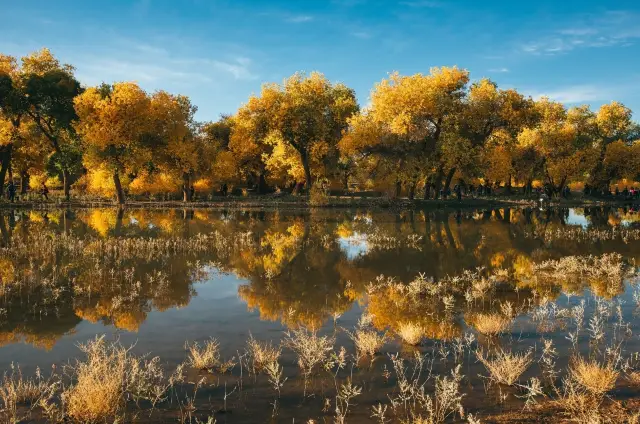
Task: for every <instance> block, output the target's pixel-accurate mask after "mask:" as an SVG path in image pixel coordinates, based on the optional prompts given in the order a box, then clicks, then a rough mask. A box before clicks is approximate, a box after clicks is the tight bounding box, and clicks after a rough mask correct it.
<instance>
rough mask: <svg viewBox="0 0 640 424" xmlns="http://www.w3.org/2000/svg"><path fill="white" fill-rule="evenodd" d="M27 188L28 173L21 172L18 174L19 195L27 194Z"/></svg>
mask: <svg viewBox="0 0 640 424" xmlns="http://www.w3.org/2000/svg"><path fill="white" fill-rule="evenodd" d="M27 187H29V173H27V171H22V172H21V173H20V194H21V195H25V194H27Z"/></svg>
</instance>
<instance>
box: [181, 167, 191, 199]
mask: <svg viewBox="0 0 640 424" xmlns="http://www.w3.org/2000/svg"><path fill="white" fill-rule="evenodd" d="M182 201H183V202H190V201H191V185H190V178H189V173H188V172H183V173H182Z"/></svg>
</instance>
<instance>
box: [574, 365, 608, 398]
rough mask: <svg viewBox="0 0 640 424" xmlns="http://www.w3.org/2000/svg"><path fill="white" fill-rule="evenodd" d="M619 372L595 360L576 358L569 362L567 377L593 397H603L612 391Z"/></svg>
mask: <svg viewBox="0 0 640 424" xmlns="http://www.w3.org/2000/svg"><path fill="white" fill-rule="evenodd" d="M619 374H620V373H619V371H617V370H616V369H615V368H614V367H613V366H612V365H610V364H600V363H598V362H597V361H595V360H586V359H584V358H582V357H576V358H574V359H573V360H572V361H571V365H570V367H569V375H570V376H571V378H572V379H573V380H574V381H575V382H576V383H578V384H579V385H580V386H582V387H584V388H585V389H586V390H588V391H589V392H590V393H592V394H594V395H598V396H600V395H603V394H605V393H606V392H608V391H609V390H611V389H613V388H614V387H615V385H616V380H617V379H618V375H619Z"/></svg>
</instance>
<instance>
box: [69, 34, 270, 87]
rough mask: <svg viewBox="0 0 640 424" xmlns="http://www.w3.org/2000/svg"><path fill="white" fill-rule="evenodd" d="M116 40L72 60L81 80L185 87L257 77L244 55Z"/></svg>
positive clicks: (251, 63) (89, 82)
mask: <svg viewBox="0 0 640 424" xmlns="http://www.w3.org/2000/svg"><path fill="white" fill-rule="evenodd" d="M116 40H117V41H116V44H115V45H113V46H111V48H110V49H107V50H105V51H104V52H102V53H101V54H100V55H95V54H85V55H82V56H81V57H78V58H76V59H75V60H74V64H76V67H77V75H78V78H79V79H80V80H81V81H82V82H83V83H85V84H88V85H95V84H98V83H100V82H102V81H107V82H111V81H124V80H126V81H131V80H134V81H138V82H139V83H140V84H145V85H149V86H151V87H153V88H155V87H157V86H161V85H162V84H165V83H168V84H179V85H185V86H186V85H194V84H201V83H212V82H215V81H218V80H224V79H231V80H243V81H251V80H255V79H257V78H258V76H257V75H256V74H255V73H254V72H253V66H254V64H253V61H252V60H251V59H250V58H248V57H246V56H242V55H230V54H227V55H225V54H220V57H198V56H189V55H185V54H181V53H177V52H175V51H170V50H168V48H165V47H160V46H157V45H154V44H152V43H148V42H145V41H140V40H131V39H124V38H117V39H116Z"/></svg>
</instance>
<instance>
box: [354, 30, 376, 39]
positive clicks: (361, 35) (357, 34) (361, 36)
mask: <svg viewBox="0 0 640 424" xmlns="http://www.w3.org/2000/svg"><path fill="white" fill-rule="evenodd" d="M351 35H353V36H354V37H356V38H359V39H361V40H368V39H370V38H371V37H372V36H373V35H372V34H371V33H370V32H369V31H352V32H351Z"/></svg>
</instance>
